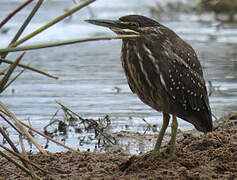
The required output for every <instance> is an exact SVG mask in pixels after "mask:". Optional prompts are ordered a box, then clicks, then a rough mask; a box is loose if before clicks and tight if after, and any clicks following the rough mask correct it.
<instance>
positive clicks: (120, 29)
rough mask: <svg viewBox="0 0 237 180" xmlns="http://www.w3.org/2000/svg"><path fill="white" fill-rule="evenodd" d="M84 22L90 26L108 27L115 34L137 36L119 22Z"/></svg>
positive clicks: (92, 20)
mask: <svg viewBox="0 0 237 180" xmlns="http://www.w3.org/2000/svg"><path fill="white" fill-rule="evenodd" d="M85 21H86V22H88V23H90V24H95V25H98V26H104V27H108V28H110V29H111V30H112V31H114V32H115V33H117V34H138V32H136V31H134V30H131V29H129V27H128V25H127V24H126V23H123V22H122V21H120V20H105V19H95V20H94V19H89V20H85Z"/></svg>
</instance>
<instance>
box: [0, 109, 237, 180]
mask: <svg viewBox="0 0 237 180" xmlns="http://www.w3.org/2000/svg"><path fill="white" fill-rule="evenodd" d="M167 152H168V151H167V146H165V147H164V148H163V151H162V154H163V158H159V159H154V158H149V157H148V158H147V159H143V160H141V158H140V156H131V155H129V154H127V153H124V152H122V151H121V150H114V151H108V152H106V153H96V152H79V153H72V152H60V153H49V155H48V156H45V155H42V154H40V153H38V154H30V155H29V158H30V159H31V160H32V161H33V162H34V163H36V164H38V165H39V166H40V167H42V168H44V169H46V170H47V171H49V172H51V173H50V174H47V175H46V174H44V173H42V172H40V171H39V170H36V169H35V172H36V174H37V175H39V176H40V177H42V178H43V179H51V178H55V179H129V180H130V179H203V180H206V179H228V180H232V179H233V180H234V179H237V113H230V114H228V115H227V116H225V117H223V118H221V119H220V120H218V121H217V122H215V129H214V131H213V132H212V133H208V134H203V135H200V136H194V135H193V133H187V132H185V133H183V136H182V138H179V139H178V140H177V151H176V157H175V159H173V160H167V159H166V158H164V157H165V156H166V155H167ZM0 167H1V168H0V175H1V177H2V178H4V179H26V178H29V176H28V175H27V174H25V173H24V172H22V171H21V170H20V169H18V168H16V167H15V166H14V165H12V164H11V163H10V162H8V161H7V160H6V159H3V158H2V159H0ZM1 177H0V179H1Z"/></svg>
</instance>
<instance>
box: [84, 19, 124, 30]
mask: <svg viewBox="0 0 237 180" xmlns="http://www.w3.org/2000/svg"><path fill="white" fill-rule="evenodd" d="M85 21H86V22H88V23H90V24H95V25H98V26H104V27H108V28H123V27H122V25H123V24H121V21H119V20H105V19H98V20H97V19H89V20H85Z"/></svg>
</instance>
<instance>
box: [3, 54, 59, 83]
mask: <svg viewBox="0 0 237 180" xmlns="http://www.w3.org/2000/svg"><path fill="white" fill-rule="evenodd" d="M0 62H4V63H7V64H12V63H14V62H12V61H10V60H8V59H3V58H0ZM17 66H19V67H22V68H24V69H29V70H31V71H34V72H37V73H40V74H43V75H45V76H48V77H50V78H53V79H58V78H59V77H58V76H56V75H54V74H50V73H48V72H44V71H42V70H40V69H37V68H34V67H31V66H28V65H25V64H20V63H19V64H18V65H17Z"/></svg>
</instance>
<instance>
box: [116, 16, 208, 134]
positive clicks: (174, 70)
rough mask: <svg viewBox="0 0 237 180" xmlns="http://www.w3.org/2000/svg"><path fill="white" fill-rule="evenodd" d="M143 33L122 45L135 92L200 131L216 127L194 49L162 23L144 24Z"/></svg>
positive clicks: (147, 101)
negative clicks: (147, 25)
mask: <svg viewBox="0 0 237 180" xmlns="http://www.w3.org/2000/svg"><path fill="white" fill-rule="evenodd" d="M128 18H131V17H128V16H127V17H126V18H125V19H128ZM122 19H123V20H124V18H122ZM139 34H140V36H141V37H140V38H138V39H135V40H134V39H130V40H127V39H124V40H123V45H122V58H121V59H122V65H123V68H124V71H125V73H126V77H127V80H128V84H129V86H130V88H131V90H132V92H133V93H136V94H137V95H138V97H139V98H140V99H141V100H142V101H143V102H144V103H145V104H147V105H149V106H151V107H152V108H154V109H156V110H158V111H162V112H165V113H167V114H174V115H177V116H178V117H180V118H182V119H184V120H186V121H188V122H190V123H192V124H193V125H194V126H195V127H196V128H197V129H198V130H199V131H203V132H208V131H210V130H212V119H211V110H210V106H209V100H208V95H207V90H206V87H205V81H204V79H203V72H202V68H201V65H200V62H199V61H198V58H197V55H196V53H195V51H194V50H193V48H192V47H191V46H190V45H189V44H187V43H186V42H185V41H183V40H182V39H181V38H180V37H179V36H178V35H177V34H175V33H174V32H173V31H172V30H170V29H169V28H167V27H165V26H163V25H161V24H159V23H157V25H155V26H153V27H149V28H147V27H141V28H140V29H139Z"/></svg>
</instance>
